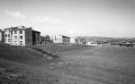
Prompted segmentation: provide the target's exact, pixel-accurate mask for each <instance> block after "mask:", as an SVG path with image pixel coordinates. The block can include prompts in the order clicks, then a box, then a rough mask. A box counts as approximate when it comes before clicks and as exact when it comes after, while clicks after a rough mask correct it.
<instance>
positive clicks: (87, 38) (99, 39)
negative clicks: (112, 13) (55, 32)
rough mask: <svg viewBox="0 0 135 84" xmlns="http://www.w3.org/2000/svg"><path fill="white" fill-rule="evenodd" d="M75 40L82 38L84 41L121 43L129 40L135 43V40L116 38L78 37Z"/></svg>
mask: <svg viewBox="0 0 135 84" xmlns="http://www.w3.org/2000/svg"><path fill="white" fill-rule="evenodd" d="M77 38H83V39H85V40H86V41H123V40H129V41H133V42H135V38H116V37H100V36H78V37H77Z"/></svg>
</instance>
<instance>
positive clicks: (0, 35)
mask: <svg viewBox="0 0 135 84" xmlns="http://www.w3.org/2000/svg"><path fill="white" fill-rule="evenodd" d="M3 39H4V36H3V31H2V30H1V29H0V42H3V41H4V40H3Z"/></svg>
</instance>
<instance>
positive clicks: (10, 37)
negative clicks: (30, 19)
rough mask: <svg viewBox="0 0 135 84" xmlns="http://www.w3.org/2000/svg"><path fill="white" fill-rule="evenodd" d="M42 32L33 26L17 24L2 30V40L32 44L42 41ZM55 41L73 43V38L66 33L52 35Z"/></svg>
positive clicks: (20, 44) (24, 44)
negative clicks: (65, 34)
mask: <svg viewBox="0 0 135 84" xmlns="http://www.w3.org/2000/svg"><path fill="white" fill-rule="evenodd" d="M41 37H42V36H41V32H39V31H37V30H34V29H33V28H32V27H25V26H16V27H9V28H5V29H4V30H0V42H4V43H6V44H9V45H15V46H31V45H36V44H40V43H41ZM50 39H51V40H52V41H53V42H54V43H64V44H68V43H71V38H70V37H68V36H64V35H54V36H53V37H50Z"/></svg>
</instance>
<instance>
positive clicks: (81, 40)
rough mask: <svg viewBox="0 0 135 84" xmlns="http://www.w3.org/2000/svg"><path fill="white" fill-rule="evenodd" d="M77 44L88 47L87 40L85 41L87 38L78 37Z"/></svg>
mask: <svg viewBox="0 0 135 84" xmlns="http://www.w3.org/2000/svg"><path fill="white" fill-rule="evenodd" d="M75 42H76V44H78V45H86V39H85V38H81V37H77V38H76V39H75Z"/></svg>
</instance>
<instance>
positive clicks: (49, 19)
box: [31, 16, 63, 24]
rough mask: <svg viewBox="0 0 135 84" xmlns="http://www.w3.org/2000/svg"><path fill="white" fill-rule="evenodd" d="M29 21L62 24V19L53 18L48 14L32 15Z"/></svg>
mask: <svg viewBox="0 0 135 84" xmlns="http://www.w3.org/2000/svg"><path fill="white" fill-rule="evenodd" d="M31 21H32V22H33V23H45V22H47V23H51V24H62V23H63V22H62V20H61V19H59V18H55V17H50V16H36V17H32V18H31Z"/></svg>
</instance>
